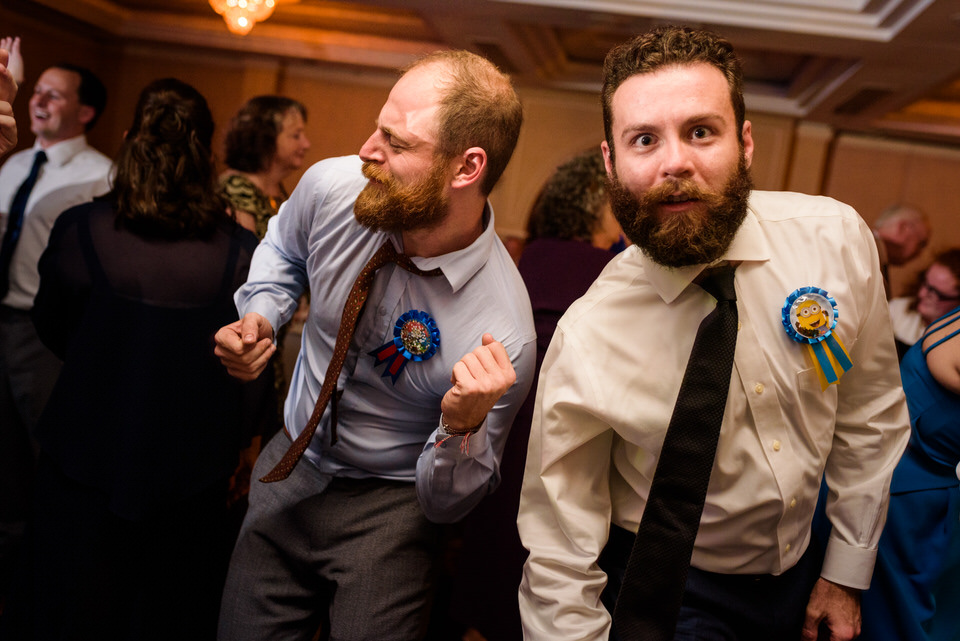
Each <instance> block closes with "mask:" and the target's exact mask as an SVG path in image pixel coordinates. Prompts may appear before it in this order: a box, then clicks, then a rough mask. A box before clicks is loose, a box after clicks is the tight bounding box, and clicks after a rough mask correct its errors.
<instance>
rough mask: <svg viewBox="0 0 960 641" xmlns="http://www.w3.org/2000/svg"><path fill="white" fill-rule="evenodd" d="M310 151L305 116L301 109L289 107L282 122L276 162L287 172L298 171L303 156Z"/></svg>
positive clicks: (275, 155) (275, 156)
mask: <svg viewBox="0 0 960 641" xmlns="http://www.w3.org/2000/svg"><path fill="white" fill-rule="evenodd" d="M308 151H310V141H309V140H308V139H307V134H306V123H305V122H304V121H303V116H301V115H300V110H299V109H296V108H292V109H289V110H288V111H287V113H285V114H284V115H283V120H282V122H281V123H280V133H279V134H278V135H277V151H276V153H275V154H274V157H273V159H274V162H275V163H276V164H277V165H278V166H280V167H282V168H283V170H284V171H286V172H291V171H296V170H297V169H300V166H301V165H303V158H304V156H306V155H307V152H308Z"/></svg>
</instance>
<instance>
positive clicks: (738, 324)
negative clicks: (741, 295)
mask: <svg viewBox="0 0 960 641" xmlns="http://www.w3.org/2000/svg"><path fill="white" fill-rule="evenodd" d="M741 327H742V325H741V324H740V321H737V331H738V332H739V331H740V328H741Z"/></svg>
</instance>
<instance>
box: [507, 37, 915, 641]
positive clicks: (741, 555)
mask: <svg viewBox="0 0 960 641" xmlns="http://www.w3.org/2000/svg"><path fill="white" fill-rule="evenodd" d="M603 91H604V93H603V112H604V124H605V132H606V140H605V141H604V143H603V144H602V149H603V152H604V155H605V158H606V163H607V173H608V175H609V176H610V178H611V195H612V200H613V203H614V213H615V214H616V215H617V218H618V220H619V221H620V224H621V226H622V227H623V229H624V232H625V233H626V234H627V236H628V237H629V238H630V239H631V240H632V241H633V242H634V243H635V246H634V247H631V248H629V249H628V250H627V251H625V252H623V253H622V254H621V255H620V256H618V257H617V258H615V259H614V260H613V261H612V262H611V264H610V265H609V266H608V267H607V269H606V270H605V271H604V273H603V274H601V276H600V277H599V279H598V280H597V281H596V282H595V283H594V285H593V287H592V288H591V289H590V290H589V291H588V292H587V294H586V295H585V296H584V297H583V298H581V299H580V300H579V301H577V302H576V303H574V304H573V306H571V307H570V308H569V310H568V311H567V313H566V314H565V315H564V317H563V318H562V320H561V321H560V323H559V325H558V327H557V332H556V334H555V336H554V339H553V342H552V343H551V345H550V348H549V350H548V352H547V354H546V357H545V360H544V364H543V372H542V374H541V378H540V382H539V387H538V397H537V408H536V410H535V414H534V419H533V425H532V429H531V435H530V446H529V451H528V455H527V467H526V471H525V477H524V487H523V494H522V498H521V504H520V513H519V518H518V526H519V529H520V534H521V538H522V540H523V542H524V545H525V546H526V547H527V548H528V549H529V550H530V556H529V559H528V561H527V564H526V566H525V568H524V577H523V581H522V584H521V587H520V608H521V616H522V620H523V626H524V634H525V638H527V639H550V640H551V641H554V640H557V639H571V640H572V639H576V640H577V641H585V640H592V639H607V638H608V635H609V634H610V631H611V617H610V615H609V614H608V612H607V610H606V609H605V608H604V606H603V605H602V604H601V591H602V590H603V589H604V587H605V585H606V583H607V574H606V573H605V572H604V571H603V570H602V569H601V567H600V565H599V564H598V557H599V556H600V554H601V551H603V550H604V547H605V546H607V544H608V540H609V542H610V544H611V546H612V547H613V548H614V549H613V550H612V553H611V550H610V549H608V550H607V551H606V552H605V558H604V562H608V561H609V562H611V564H612V565H613V566H619V567H623V566H624V565H625V564H626V558H627V557H629V555H630V550H631V547H632V544H633V538H634V536H633V533H634V532H636V531H637V528H638V524H639V522H640V520H641V515H642V514H643V512H644V510H645V507H646V504H647V499H648V496H649V493H650V486H651V481H652V478H653V476H654V470H655V469H656V467H657V461H658V457H659V453H660V450H661V447H662V445H663V441H664V434H665V433H666V430H667V426H668V424H669V422H670V419H671V414H672V412H673V410H674V404H675V401H676V399H677V397H678V393H679V388H680V382H681V379H682V378H683V376H684V371H685V368H686V365H687V360H688V355H689V354H690V352H691V347H692V345H693V343H694V338H695V335H696V334H697V332H698V326H699V325H700V323H701V320H702V319H703V318H704V317H705V316H706V315H707V314H708V313H710V312H711V311H712V310H713V309H714V307H715V306H716V302H715V301H714V298H713V296H711V295H710V294H708V293H707V292H706V291H704V289H702V288H701V287H699V286H697V285H695V284H694V283H695V280H696V279H697V278H698V277H699V276H700V274H701V272H703V271H704V270H705V269H707V268H708V267H711V266H714V265H719V264H721V263H727V264H729V265H731V266H734V267H736V271H735V281H734V286H735V289H736V308H737V311H738V318H739V327H738V329H737V343H736V351H735V355H734V363H733V368H732V372H731V376H730V387H729V390H728V394H727V397H726V398H727V400H726V405H725V409H724V412H723V420H722V423H721V428H720V435H719V442H718V444H717V448H716V457H715V459H714V463H713V469H712V473H711V475H710V482H709V485H708V487H707V491H706V502H705V505H704V506H703V511H702V515H701V517H700V523H699V530H697V532H696V539H695V543H694V546H693V551H692V560H691V567H690V568H689V574H688V575H687V579H686V591H685V592H684V593H683V597H682V602H681V604H680V610H679V619H678V620H677V623H676V632H675V636H673V637H672V638H674V639H683V640H685V641H687V640H693V639H720V638H722V639H737V640H738V641H744V640H747V639H749V640H753V639H797V638H800V636H801V630H802V638H803V639H810V640H813V639H816V638H817V632H818V627H819V626H821V625H825V626H827V627H829V628H830V631H831V633H832V635H833V636H831V637H830V638H831V639H838V640H839V639H844V640H848V639H852V638H853V637H855V636H856V635H857V634H858V633H859V618H860V617H859V591H860V590H862V589H864V588H866V587H867V586H868V585H869V583H870V577H871V575H872V571H873V565H874V559H875V556H876V549H877V541H878V539H879V537H880V531H881V529H882V527H883V524H884V519H885V514H886V506H887V500H888V487H889V483H890V475H891V473H892V470H893V467H894V465H895V464H896V462H897V460H898V459H899V457H900V454H901V453H902V451H903V449H904V447H905V446H906V443H907V439H908V437H909V420H908V416H907V409H906V404H905V401H904V396H903V391H902V389H901V387H900V378H899V370H898V367H897V355H896V351H895V349H894V343H893V336H892V333H891V330H890V320H889V317H888V315H887V307H886V299H885V296H884V291H883V282H882V278H881V276H880V268H879V261H878V260H877V252H876V246H875V243H874V241H873V237H872V235H871V233H870V230H869V228H868V227H867V225H866V224H865V223H864V222H863V220H862V219H860V217H859V216H858V215H857V213H856V212H855V211H854V210H853V209H851V208H850V207H848V206H846V205H843V204H842V203H838V202H836V201H834V200H831V199H828V198H822V197H813V196H804V195H800V194H791V193H773V192H760V191H754V190H752V187H751V182H750V176H749V173H748V170H749V167H750V163H751V161H752V156H753V140H752V135H751V124H750V122H749V121H746V120H745V117H744V104H743V91H742V73H741V71H740V66H739V62H738V61H737V59H736V56H735V54H734V53H733V49H732V47H731V46H730V45H729V43H728V42H726V41H725V40H723V39H722V38H719V37H717V36H714V35H713V34H708V33H706V32H702V31H694V30H689V29H680V28H676V27H664V28H660V29H657V30H655V31H653V32H651V33H649V34H644V35H642V36H638V37H637V38H635V39H634V40H632V41H630V42H628V43H625V44H623V45H621V46H619V47H616V48H614V49H613V50H612V51H611V52H610V53H609V54H608V57H607V61H606V64H605V82H604V90H603ZM803 295H807V296H811V295H813V296H816V297H817V298H816V300H817V301H819V302H820V303H822V304H823V305H824V306H827V307H830V308H831V309H828V310H826V311H825V313H827V314H828V320H830V321H831V322H830V323H827V325H828V326H830V327H831V329H830V331H828V332H826V334H823V335H822V337H823V339H824V340H822V341H817V340H812V341H806V340H805V335H804V334H801V333H800V327H799V326H798V327H797V329H796V331H795V330H794V326H795V324H796V322H798V321H797V318H799V316H797V318H794V315H795V312H794V310H795V309H796V305H797V304H798V303H799V302H800V301H801V300H804V299H803V298H801V297H802V296H803ZM807 304H809V303H807ZM803 309H804V310H807V311H804V312H803V313H808V311H809V310H808V308H807V307H804V308H803ZM818 311H819V307H818ZM799 313H800V312H796V314H799ZM804 318H806V317H804ZM785 321H786V322H785ZM804 330H805V331H806V330H808V328H807V327H805V326H804ZM830 337H832V340H827V339H828V338H830ZM841 344H842V345H841ZM825 345H829V346H830V347H829V349H831V350H834V351H831V357H832V358H835V359H837V360H838V362H839V361H841V360H844V359H845V357H846V356H847V355H848V357H849V359H850V360H852V363H853V364H852V367H848V368H847V369H848V371H845V372H844V371H842V370H843V366H840V370H841V371H839V372H838V371H837V370H835V369H834V368H833V367H831V368H830V371H827V370H826V369H824V370H823V371H820V370H818V368H817V366H816V364H817V363H818V362H819V361H818V360H817V359H816V358H815V357H816V356H818V355H819V353H820V352H819V351H818V350H826V349H827V347H826V346H825ZM833 345H840V346H839V347H836V348H834V347H833ZM844 346H845V349H844ZM827 360H828V362H829V358H828V359H827ZM841 375H842V378H840V380H839V383H838V384H828V383H830V382H832V381H831V379H836V378H837V377H838V376H841ZM672 429H673V426H672V425H671V430H672ZM824 474H825V475H826V479H827V481H828V482H829V486H830V489H831V495H830V499H829V501H828V504H827V514H828V515H829V516H830V519H831V521H832V524H833V533H832V535H831V537H830V540H829V542H828V543H827V544H826V551H825V556H824V557H823V558H822V565H821V557H820V554H821V552H819V551H817V550H816V546H811V527H810V526H811V521H812V517H813V513H814V508H815V506H816V503H817V494H818V490H819V487H820V481H821V478H822V477H823V476H824ZM808 548H810V550H809V551H808ZM611 557H612V559H611ZM604 567H607V566H606V565H605V566H604ZM645 580H646V578H645ZM681 585H682V584H681ZM623 594H624V593H623V592H621V598H622V596H623ZM618 620H619V618H618ZM614 627H616V626H614ZM614 631H615V632H619V631H618V630H616V629H615V630H614ZM621 638H624V637H623V636H621ZM631 638H632V637H631Z"/></svg>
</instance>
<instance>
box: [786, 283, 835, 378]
mask: <svg viewBox="0 0 960 641" xmlns="http://www.w3.org/2000/svg"><path fill="white" fill-rule="evenodd" d="M839 315H840V312H839V310H838V309H837V301H835V300H834V299H833V298H832V297H831V296H830V295H829V294H827V292H826V291H825V290H822V289H820V288H819V287H801V288H799V289H796V290H794V291H793V293H792V294H790V295H789V296H787V300H786V302H785V303H784V304H783V310H782V311H781V314H780V316H781V321H782V322H783V327H784V329H785V330H786V332H787V336H789V337H790V338H792V339H793V340H795V341H797V342H798V343H802V344H804V345H806V346H807V350H808V351H809V353H810V356H811V358H812V359H813V363H814V368H815V369H816V371H817V378H819V379H820V388H821V389H823V390H826V389H827V387H829V386H830V385H831V384H833V383H838V382H839V381H840V377H841V376H843V373H844V372H846V371H847V370H848V369H850V368H851V367H853V362H852V361H851V360H850V355H849V354H847V350H846V348H845V347H844V346H843V343H842V342H841V341H840V337H839V336H837V334H836V332H835V331H834V329H835V328H836V326H837V318H838V317H839Z"/></svg>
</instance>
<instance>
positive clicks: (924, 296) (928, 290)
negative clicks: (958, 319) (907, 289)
mask: <svg viewBox="0 0 960 641" xmlns="http://www.w3.org/2000/svg"><path fill="white" fill-rule="evenodd" d="M957 305H960V282H957V279H956V277H955V276H954V275H953V272H951V271H950V268H949V267H947V266H946V265H941V264H939V263H934V264H932V265H930V267H928V268H927V271H926V273H925V274H924V275H923V282H921V283H920V290H919V291H918V292H917V312H918V313H919V314H920V316H921V317H922V318H923V320H924V321H925V322H926V323H931V322H933V321H935V320H936V319H938V318H940V317H941V316H943V315H944V314H946V313H947V312H949V311H950V310H952V309H953V308H954V307H956V306H957Z"/></svg>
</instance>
